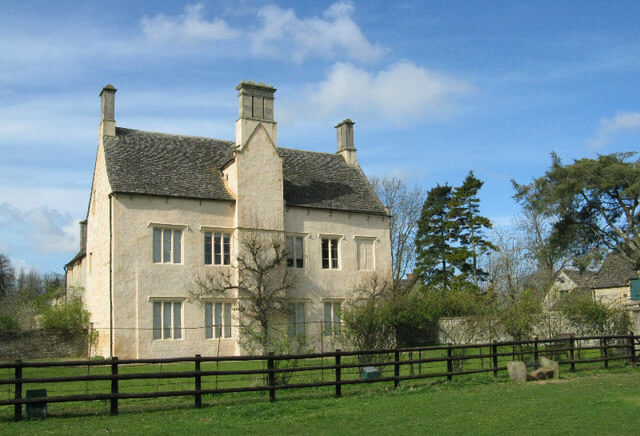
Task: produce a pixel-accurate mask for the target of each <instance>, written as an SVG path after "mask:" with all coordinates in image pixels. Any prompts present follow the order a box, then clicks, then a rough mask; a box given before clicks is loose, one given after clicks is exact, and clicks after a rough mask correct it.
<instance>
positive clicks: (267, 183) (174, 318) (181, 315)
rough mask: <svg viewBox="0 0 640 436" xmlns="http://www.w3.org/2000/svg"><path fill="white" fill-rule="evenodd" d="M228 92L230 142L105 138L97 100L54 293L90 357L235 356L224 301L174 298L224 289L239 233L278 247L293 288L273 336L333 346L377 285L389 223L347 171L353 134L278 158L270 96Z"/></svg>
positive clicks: (127, 132)
mask: <svg viewBox="0 0 640 436" xmlns="http://www.w3.org/2000/svg"><path fill="white" fill-rule="evenodd" d="M237 90H238V91H239V93H238V98H239V117H238V120H237V121H236V138H235V141H223V140H218V139H210V138H201V137H193V136H183V135H172V134H165V133H156V132H146V131H141V130H134V129H128V128H123V127H119V126H116V122H115V116H114V113H115V110H114V108H115V94H116V89H115V88H114V87H113V86H111V85H107V86H105V87H104V88H103V89H102V91H101V92H100V98H101V122H100V129H99V142H98V151H97V156H96V162H95V168H94V173H93V183H92V187H91V193H90V199H89V207H88V211H87V217H86V219H85V220H84V221H82V222H81V223H80V234H81V238H80V239H81V242H80V245H81V246H80V251H79V253H78V254H77V255H76V256H75V257H74V259H73V260H71V261H70V262H69V263H68V264H67V265H66V267H65V269H66V279H67V287H82V288H83V289H84V290H83V293H82V298H83V301H84V303H85V307H86V308H87V310H88V311H89V312H90V314H91V322H92V325H93V327H94V329H95V331H96V332H97V333H98V342H97V345H96V346H95V348H94V350H93V354H96V355H101V356H109V355H113V356H118V357H121V358H144V357H164V356H167V357H171V356H185V355H193V354H196V353H200V354H203V355H216V354H220V355H237V354H243V353H245V352H246V350H243V349H242V347H241V346H240V343H239V336H238V335H239V334H240V333H239V331H238V330H239V329H238V328H237V325H238V322H237V318H236V317H237V316H238V314H237V310H236V303H237V301H236V300H237V298H209V299H201V300H193V299H189V298H188V291H187V285H188V283H190V282H191V281H192V280H193V278H194V277H195V276H197V275H198V274H199V273H201V272H203V271H216V270H217V271H227V272H228V273H229V274H236V275H237V268H234V264H235V260H236V257H235V256H236V253H237V252H238V249H239V243H238V241H239V240H240V238H242V237H243V235H247V234H250V233H253V234H255V233H261V234H270V235H277V237H279V238H281V239H282V240H284V242H285V247H286V248H287V255H288V257H287V262H286V268H287V272H288V273H290V274H291V275H292V276H293V278H294V286H293V288H291V289H289V290H288V291H287V292H288V295H287V301H286V302H285V303H284V304H287V305H288V306H287V307H288V315H287V316H286V317H284V321H283V322H285V323H288V327H289V328H288V331H289V332H291V331H294V332H296V333H305V334H306V335H307V336H308V338H310V340H311V342H312V344H313V345H314V346H315V348H316V349H323V350H328V349H331V347H332V346H334V345H335V341H334V336H337V335H336V333H337V331H338V329H339V322H340V311H341V307H342V305H344V304H345V302H346V301H347V300H348V299H349V298H350V296H351V293H352V291H353V289H354V287H355V286H356V285H358V284H359V283H361V282H362V281H363V280H366V278H367V277H368V276H370V275H371V274H379V275H382V276H383V277H388V278H390V276H391V248H390V228H389V226H390V222H389V221H390V217H389V214H388V211H387V210H386V209H385V207H384V206H383V205H382V203H381V202H380V200H379V199H378V197H377V196H376V194H375V192H374V191H373V189H372V187H371V186H370V184H369V182H368V180H367V178H366V177H365V175H364V173H363V171H362V169H361V168H360V166H359V164H358V161H357V158H356V148H355V147H354V136H353V125H354V123H353V122H352V121H351V120H348V119H347V120H345V121H343V122H341V123H340V124H338V125H337V126H336V129H337V139H338V141H337V142H338V143H337V151H336V153H318V152H311V151H305V150H298V149H291V148H281V147H278V141H277V123H276V122H275V121H274V93H275V91H276V90H275V89H274V88H273V87H272V86H267V85H264V84H255V83H253V82H242V83H240V85H238V87H237ZM283 268H284V266H283ZM235 280H237V276H236V277H235ZM236 297H237V294H236ZM285 331H287V330H285Z"/></svg>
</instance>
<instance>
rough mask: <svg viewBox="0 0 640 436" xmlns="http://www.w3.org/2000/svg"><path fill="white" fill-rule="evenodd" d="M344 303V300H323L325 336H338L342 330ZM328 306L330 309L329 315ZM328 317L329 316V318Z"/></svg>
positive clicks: (323, 328)
mask: <svg viewBox="0 0 640 436" xmlns="http://www.w3.org/2000/svg"><path fill="white" fill-rule="evenodd" d="M342 302H343V300H335V299H330V300H322V307H323V309H322V312H323V317H322V330H323V336H325V337H327V336H336V335H339V334H340V333H341V330H342V328H341V327H342ZM327 306H329V307H330V309H329V313H327ZM327 315H329V316H328V317H327Z"/></svg>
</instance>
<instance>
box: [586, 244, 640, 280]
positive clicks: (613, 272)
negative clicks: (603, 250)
mask: <svg viewBox="0 0 640 436" xmlns="http://www.w3.org/2000/svg"><path fill="white" fill-rule="evenodd" d="M637 278H638V270H637V269H636V268H635V267H634V265H633V264H632V263H631V262H630V261H629V260H628V259H627V258H626V257H624V255H622V254H621V253H619V252H617V251H613V252H611V253H609V254H608V255H607V257H606V258H605V260H604V262H603V263H602V266H601V267H600V270H599V271H598V274H597V275H596V279H595V281H594V283H593V288H595V289H599V288H618V287H621V286H629V280H630V279H637Z"/></svg>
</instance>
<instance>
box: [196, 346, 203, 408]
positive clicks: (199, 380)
mask: <svg viewBox="0 0 640 436" xmlns="http://www.w3.org/2000/svg"><path fill="white" fill-rule="evenodd" d="M201 358H202V356H201V355H200V354H196V378H195V383H196V407H197V408H200V407H202V394H201V393H200V391H201V390H202V375H201V374H200V359H201Z"/></svg>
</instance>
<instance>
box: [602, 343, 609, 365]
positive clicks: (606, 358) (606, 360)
mask: <svg viewBox="0 0 640 436" xmlns="http://www.w3.org/2000/svg"><path fill="white" fill-rule="evenodd" d="M602 347H603V348H602V353H603V354H604V368H605V369H608V368H609V348H608V347H607V338H603V339H602Z"/></svg>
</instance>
